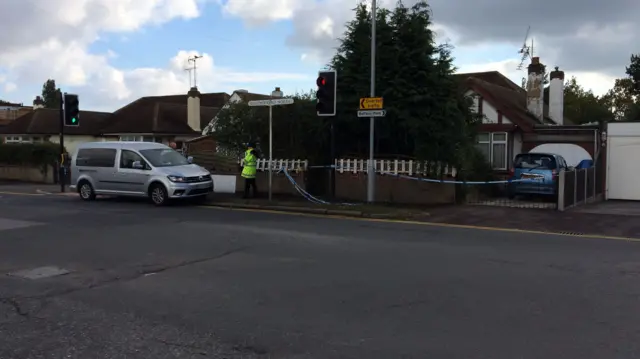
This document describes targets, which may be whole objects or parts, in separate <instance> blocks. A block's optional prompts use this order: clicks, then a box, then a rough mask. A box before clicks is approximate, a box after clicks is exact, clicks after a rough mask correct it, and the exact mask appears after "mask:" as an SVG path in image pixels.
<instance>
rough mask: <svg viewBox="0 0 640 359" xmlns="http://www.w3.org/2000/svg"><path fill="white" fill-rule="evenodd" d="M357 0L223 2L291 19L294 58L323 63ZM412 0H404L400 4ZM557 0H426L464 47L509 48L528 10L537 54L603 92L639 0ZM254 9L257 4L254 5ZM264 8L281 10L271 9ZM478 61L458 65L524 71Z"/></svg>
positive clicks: (620, 65)
mask: <svg viewBox="0 0 640 359" xmlns="http://www.w3.org/2000/svg"><path fill="white" fill-rule="evenodd" d="M362 1H365V2H366V3H367V4H369V3H370V0H287V1H280V2H276V6H274V7H273V8H272V9H266V8H262V7H261V5H258V4H264V2H263V1H261V0H255V1H249V0H227V1H226V5H225V6H226V7H227V8H233V9H234V11H229V14H232V15H234V16H237V17H239V18H241V19H243V20H244V21H246V22H247V23H248V24H250V25H255V24H256V23H259V22H264V21H267V20H271V21H277V20H282V19H290V20H291V21H292V23H293V29H294V30H293V33H292V34H291V36H290V37H289V38H288V39H287V41H286V42H287V44H288V45H289V46H291V47H296V48H300V49H302V51H303V55H302V57H301V61H303V62H311V63H315V64H325V63H327V61H328V60H329V56H327V54H331V53H332V52H333V51H331V50H332V49H333V48H335V47H336V46H337V45H338V41H337V38H338V37H340V36H341V35H342V34H343V32H344V30H345V27H344V24H345V23H346V22H348V21H350V20H351V19H352V18H353V11H351V9H353V8H354V7H355V5H356V4H357V3H360V2H362ZM414 2H415V1H413V0H406V1H404V3H405V5H406V6H411V5H413V3H414ZM250 3H251V4H250ZM395 3H396V0H379V1H378V4H379V6H380V7H386V8H390V7H392V6H394V4H395ZM543 3H544V4H543ZM560 3H561V4H560ZM560 3H558V2H557V0H541V3H540V4H538V5H540V6H538V7H537V8H536V9H538V10H536V11H532V10H531V7H530V5H531V2H530V1H526V0H509V1H506V0H479V1H477V2H475V3H474V7H472V8H469V7H468V6H466V5H464V6H462V4H463V2H462V1H461V0H432V1H429V4H431V5H432V6H433V8H432V10H433V20H434V21H435V24H434V27H433V29H434V30H435V31H436V34H437V40H438V41H439V42H444V41H446V42H450V43H452V44H453V45H456V44H457V45H458V49H457V50H461V51H465V52H468V51H469V50H471V49H472V48H473V47H477V46H479V45H486V46H487V47H491V46H494V45H495V46H502V47H504V46H512V47H513V49H514V54H515V52H516V50H517V49H518V47H519V46H520V45H521V43H520V42H521V41H522V37H523V36H524V33H525V30H526V26H525V25H523V23H522V21H520V19H521V18H522V16H518V15H515V14H520V15H522V14H527V19H528V20H527V22H529V23H531V24H532V25H533V26H532V35H533V36H534V37H536V43H535V45H536V49H535V50H536V54H542V59H543V62H545V63H546V64H548V65H549V66H556V65H557V66H560V67H562V68H563V69H564V70H565V71H566V73H567V76H571V75H575V76H576V77H578V80H579V82H580V83H581V84H582V85H583V86H585V87H587V88H590V89H592V90H593V91H594V93H603V92H606V90H607V89H608V88H610V86H611V85H612V84H613V79H614V77H616V76H618V77H621V76H623V72H624V65H625V64H626V63H628V60H629V55H630V53H631V52H632V51H633V50H635V49H634V48H633V44H634V40H635V37H633V36H634V34H636V33H637V31H635V30H636V28H637V26H638V25H637V21H636V22H633V21H632V20H631V21H629V18H631V19H634V18H637V16H636V14H638V11H639V9H640V6H639V5H638V2H637V1H635V0H615V1H613V2H612V4H611V6H608V7H607V8H606V9H605V8H602V6H601V4H600V3H599V2H597V1H595V0H593V1H587V2H586V3H585V6H581V7H580V8H579V9H576V8H575V6H572V3H570V2H569V3H568V2H560ZM587 3H588V4H587ZM465 4H466V3H465ZM250 5H251V6H250ZM587 5H588V6H587ZM623 5H624V6H623ZM488 8H503V9H505V11H508V12H510V14H514V15H513V16H507V18H504V16H503V13H502V12H496V13H495V14H493V15H495V18H494V17H493V16H489V17H491V19H490V20H487V19H485V17H484V16H481V17H478V16H477V14H479V13H481V12H482V11H483V10H482V9H488ZM560 8H562V9H560ZM261 9H262V10H264V11H262V12H260V13H258V12H259V11H258V10H261ZM576 11H577V12H576ZM271 12H277V13H279V14H286V16H279V17H278V16H273V15H272V13H271ZM483 14H484V13H483ZM560 14H561V15H562V16H560ZM621 14H622V15H621ZM485 15H487V14H485ZM489 15H491V14H489ZM605 15H606V16H605ZM527 22H525V23H527ZM536 31H538V32H539V33H538V32H536ZM536 35H537V36H536ZM460 45H462V46H460ZM456 52H457V51H456ZM454 55H455V53H454ZM480 62H481V61H478V64H471V65H464V64H463V65H460V64H459V66H461V67H462V68H467V69H468V70H469V69H473V68H476V69H479V68H481V69H492V70H499V71H501V72H503V73H504V74H505V75H507V76H508V77H509V78H511V79H513V80H516V82H517V83H520V79H521V78H522V77H523V75H524V72H523V73H522V74H521V73H519V72H517V71H516V70H515V69H516V67H517V65H518V63H519V61H518V60H510V59H505V60H504V61H502V62H500V63H495V62H487V63H480ZM469 71H470V70H469Z"/></svg>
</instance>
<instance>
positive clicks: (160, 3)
mask: <svg viewBox="0 0 640 359" xmlns="http://www.w3.org/2000/svg"><path fill="white" fill-rule="evenodd" d="M361 1H362V0H0V99H2V100H5V101H11V102H18V103H21V102H22V103H24V104H25V105H30V104H31V103H32V101H33V99H34V98H35V96H37V95H39V94H40V93H41V88H42V84H43V83H44V82H45V81H46V80H47V79H49V78H52V79H55V80H56V82H57V84H58V86H59V87H61V89H62V90H63V91H64V92H69V93H76V94H78V95H79V97H80V104H81V108H82V109H83V110H95V111H114V110H116V109H118V108H119V107H121V106H124V105H126V104H127V103H129V102H131V101H134V100H135V99H137V98H139V97H142V96H154V95H169V94H182V93H186V92H187V91H188V90H189V88H190V87H191V86H192V85H193V81H194V79H193V71H187V70H186V69H187V68H188V67H190V66H193V62H189V61H188V59H189V58H192V57H193V56H194V55H197V56H202V57H201V58H199V59H197V60H196V62H195V63H196V66H197V72H196V76H197V78H196V82H197V86H198V88H199V89H200V91H201V92H227V93H231V92H233V91H234V90H237V89H246V90H248V91H250V92H256V93H265V94H267V93H270V92H271V91H272V90H273V89H274V88H275V87H280V88H281V89H282V91H284V93H285V94H293V93H296V92H307V91H309V90H311V89H313V88H314V87H315V78H316V76H317V72H318V70H320V69H322V68H324V66H325V65H326V63H327V61H328V59H329V57H331V55H333V53H334V51H333V49H334V48H335V47H336V46H337V43H338V40H337V38H338V37H340V36H341V35H342V34H343V33H344V30H345V23H346V22H347V21H349V20H350V19H351V18H352V16H353V11H352V9H353V8H354V7H355V5H356V4H357V3H359V2H361ZM369 1H371V0H369ZM414 1H415V0H406V1H404V3H405V4H406V5H412V2H414ZM395 3H396V0H378V6H381V7H387V8H389V7H393V6H394V5H395ZM429 4H430V5H431V7H432V11H433V21H434V28H435V30H436V32H437V35H438V41H439V42H445V41H446V42H449V43H450V44H452V45H454V46H455V50H454V56H455V58H456V61H455V64H456V66H457V67H458V69H459V72H474V71H491V70H496V71H500V72H502V73H503V74H505V75H506V76H508V77H509V78H511V79H512V80H513V81H514V82H516V83H518V84H520V83H521V79H522V78H523V77H524V76H526V70H517V67H518V64H519V62H520V55H519V54H518V50H519V48H520V47H522V43H523V40H524V37H525V34H526V32H527V28H528V27H529V26H531V32H530V39H533V41H534V55H535V56H539V57H540V59H541V62H542V63H544V64H546V65H547V66H548V68H549V69H551V68H553V67H555V66H558V67H560V69H561V70H564V71H565V73H566V76H567V78H570V77H571V76H576V77H577V79H578V82H579V83H580V84H581V85H582V86H584V87H586V88H587V89H591V90H592V91H593V92H594V93H596V94H603V93H605V92H606V91H607V90H608V89H609V88H611V87H612V86H613V82H614V80H615V78H619V77H623V76H624V68H625V66H626V65H628V63H629V58H630V55H631V54H632V53H640V42H639V41H638V40H636V38H635V34H638V33H640V22H638V21H637V20H636V19H638V18H640V1H638V0H609V1H607V2H606V4H603V3H602V1H601V0H582V1H581V2H579V6H578V3H577V2H576V1H575V0H474V1H471V2H470V1H463V0H431V1H429ZM525 69H526V66H525ZM363 95H366V94H363Z"/></svg>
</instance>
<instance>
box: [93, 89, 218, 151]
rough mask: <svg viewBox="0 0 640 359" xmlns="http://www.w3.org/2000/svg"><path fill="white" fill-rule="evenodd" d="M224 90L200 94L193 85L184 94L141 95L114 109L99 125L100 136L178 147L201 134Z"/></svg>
mask: <svg viewBox="0 0 640 359" xmlns="http://www.w3.org/2000/svg"><path fill="white" fill-rule="evenodd" d="M229 99H230V96H229V95H228V94H227V93H224V92H219V93H205V94H202V93H200V92H199V91H198V89H197V88H195V87H192V88H191V89H190V90H189V92H188V93H187V94H185V95H172V96H149V97H142V98H140V99H138V100H136V101H134V102H132V103H130V104H128V105H126V106H124V107H122V108H120V109H118V110H116V111H115V112H114V113H113V115H112V116H111V118H110V119H109V121H108V124H107V125H105V126H104V127H103V128H102V136H103V137H104V138H108V139H110V140H120V141H154V142H162V143H168V142H171V141H174V142H176V143H177V145H178V147H181V146H182V143H183V142H184V141H186V140H188V139H191V138H194V137H198V136H201V135H202V129H203V127H205V126H206V125H208V124H209V122H210V121H211V119H212V118H214V117H215V116H216V115H217V114H218V112H219V111H220V109H221V108H222V107H223V106H224V105H225V104H226V103H227V102H228V101H229Z"/></svg>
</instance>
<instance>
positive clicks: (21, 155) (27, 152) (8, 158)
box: [0, 143, 60, 167]
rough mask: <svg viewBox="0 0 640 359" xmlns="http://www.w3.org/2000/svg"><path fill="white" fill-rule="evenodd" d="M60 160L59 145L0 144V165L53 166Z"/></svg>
mask: <svg viewBox="0 0 640 359" xmlns="http://www.w3.org/2000/svg"><path fill="white" fill-rule="evenodd" d="M59 159H60V145H58V144H55V143H34V144H27V143H16V144H13V143H5V144H0V164H7V165H31V166H43V167H44V166H46V165H54V164H55V163H56V162H58V160H59Z"/></svg>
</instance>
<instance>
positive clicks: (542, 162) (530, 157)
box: [514, 153, 558, 170]
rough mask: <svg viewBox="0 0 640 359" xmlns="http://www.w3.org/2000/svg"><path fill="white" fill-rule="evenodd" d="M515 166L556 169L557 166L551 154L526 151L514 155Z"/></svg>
mask: <svg viewBox="0 0 640 359" xmlns="http://www.w3.org/2000/svg"><path fill="white" fill-rule="evenodd" d="M514 167H515V168H524V169H534V168H540V169H550V170H553V169H556V168H558V166H557V163H556V159H555V158H554V157H553V156H550V155H545V154H542V153H526V154H521V155H518V156H516V160H515V164H514Z"/></svg>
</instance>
